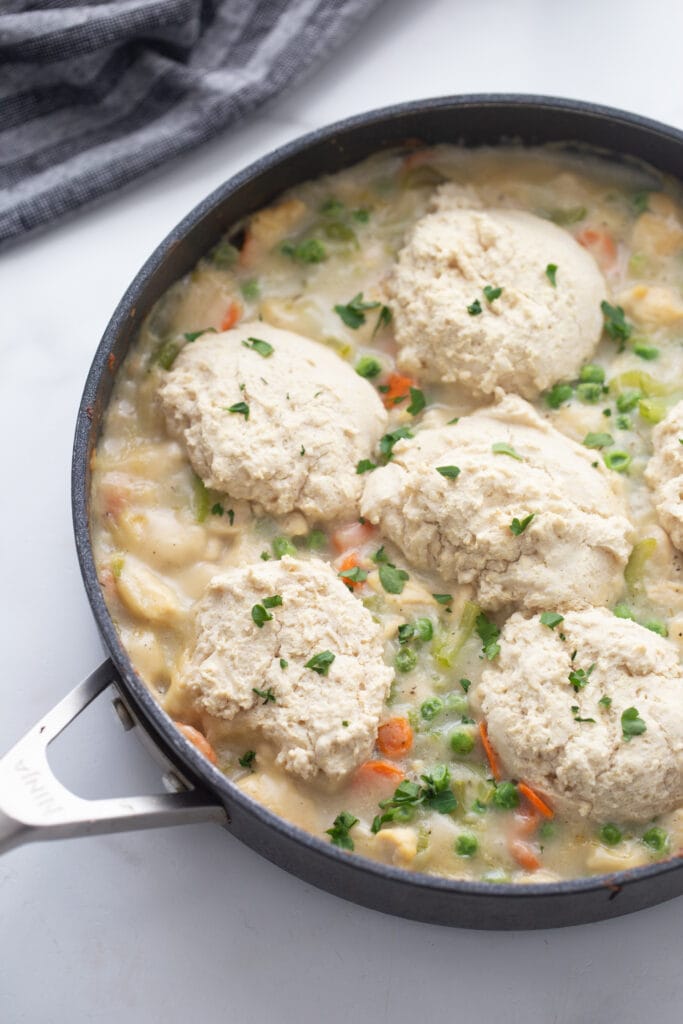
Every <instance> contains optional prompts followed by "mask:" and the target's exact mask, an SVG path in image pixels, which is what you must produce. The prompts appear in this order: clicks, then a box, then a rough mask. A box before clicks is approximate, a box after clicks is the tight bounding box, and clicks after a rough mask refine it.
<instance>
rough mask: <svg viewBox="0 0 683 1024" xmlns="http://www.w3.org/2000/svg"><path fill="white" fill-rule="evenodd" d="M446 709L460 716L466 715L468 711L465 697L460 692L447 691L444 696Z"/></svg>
mask: <svg viewBox="0 0 683 1024" xmlns="http://www.w3.org/2000/svg"><path fill="white" fill-rule="evenodd" d="M446 711H452V712H454V713H455V714H456V715H460V716H461V717H462V715H466V714H467V712H468V711H469V705H468V703H467V697H463V695H462V694H461V693H449V694H448V696H447V697H446Z"/></svg>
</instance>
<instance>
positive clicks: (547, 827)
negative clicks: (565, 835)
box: [538, 821, 555, 839]
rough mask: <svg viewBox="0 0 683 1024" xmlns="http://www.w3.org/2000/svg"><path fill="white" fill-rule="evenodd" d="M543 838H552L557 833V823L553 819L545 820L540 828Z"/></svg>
mask: <svg viewBox="0 0 683 1024" xmlns="http://www.w3.org/2000/svg"><path fill="white" fill-rule="evenodd" d="M538 835H539V837H540V838H541V839H552V838H553V836H554V835H555V825H554V823H553V822H552V821H544V822H543V824H542V825H541V827H540V828H539V830H538Z"/></svg>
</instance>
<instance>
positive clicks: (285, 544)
mask: <svg viewBox="0 0 683 1024" xmlns="http://www.w3.org/2000/svg"><path fill="white" fill-rule="evenodd" d="M272 548H273V554H274V555H275V557H276V558H282V556H283V555H295V554H296V548H295V547H294V545H293V544H292V542H291V540H290V539H289V537H273V543H272Z"/></svg>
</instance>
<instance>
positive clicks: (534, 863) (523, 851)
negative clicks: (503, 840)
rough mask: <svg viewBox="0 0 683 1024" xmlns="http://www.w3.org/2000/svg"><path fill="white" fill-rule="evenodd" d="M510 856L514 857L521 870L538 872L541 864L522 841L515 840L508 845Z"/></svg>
mask: <svg viewBox="0 0 683 1024" xmlns="http://www.w3.org/2000/svg"><path fill="white" fill-rule="evenodd" d="M508 849H509V851H510V854H511V855H512V856H513V857H514V859H515V860H516V861H517V863H518V864H519V866H520V867H521V868H524V870H525V871H538V869H539V868H540V866H541V862H540V860H539V859H538V857H537V856H536V854H535V853H534V851H533V850H532V848H531V847H530V846H529V844H528V843H525V842H523V841H522V840H521V839H513V840H511V841H510V843H509V844H508Z"/></svg>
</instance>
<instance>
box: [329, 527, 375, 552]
mask: <svg viewBox="0 0 683 1024" xmlns="http://www.w3.org/2000/svg"><path fill="white" fill-rule="evenodd" d="M374 532H375V528H374V526H371V525H370V523H359V522H358V521H356V522H355V523H349V525H348V526H340V527H339V529H338V530H335V531H334V533H333V534H332V546H333V547H334V548H336V550H337V551H338V552H339V553H340V554H341V552H343V551H348V550H349V548H360V547H362V546H363V544H367V542H368V541H369V540H370V538H371V537H372V535H373V533H374Z"/></svg>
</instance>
